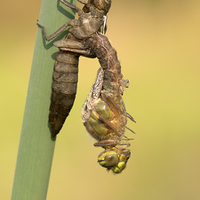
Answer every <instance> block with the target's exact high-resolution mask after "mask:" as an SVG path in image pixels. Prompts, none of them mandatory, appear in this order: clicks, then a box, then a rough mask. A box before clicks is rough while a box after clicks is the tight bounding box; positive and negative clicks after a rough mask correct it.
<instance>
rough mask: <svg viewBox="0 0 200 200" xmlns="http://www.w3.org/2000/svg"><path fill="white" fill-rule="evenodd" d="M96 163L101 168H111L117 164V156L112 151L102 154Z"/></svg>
mask: <svg viewBox="0 0 200 200" xmlns="http://www.w3.org/2000/svg"><path fill="white" fill-rule="evenodd" d="M98 162H99V164H100V165H101V166H102V167H107V168H110V167H113V166H115V165H117V164H118V162H119V158H118V154H117V153H116V152H114V151H108V152H102V153H101V154H100V155H99V157H98Z"/></svg>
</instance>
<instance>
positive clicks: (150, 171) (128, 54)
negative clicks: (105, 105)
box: [0, 0, 200, 200]
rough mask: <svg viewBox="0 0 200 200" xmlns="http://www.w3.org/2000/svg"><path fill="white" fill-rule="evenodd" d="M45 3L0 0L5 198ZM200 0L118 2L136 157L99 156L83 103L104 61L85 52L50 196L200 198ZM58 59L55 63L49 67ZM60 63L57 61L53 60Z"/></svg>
mask: <svg viewBox="0 0 200 200" xmlns="http://www.w3.org/2000/svg"><path fill="white" fill-rule="evenodd" d="M40 5H41V1H40V0H36V1H12V2H8V1H1V2H0V7H1V12H0V24H1V28H0V35H1V37H0V55H1V59H0V63H1V65H0V83H1V84H0V92H1V98H0V124H1V126H0V129H1V139H0V161H1V164H0V191H1V192H0V198H1V199H10V196H11V191H12V183H13V177H14V170H15V164H16V159H17V151H18V145H19V138H20V131H21V125H22V120H23V112H24V107H25V101H26V92H27V88H28V81H29V74H30V68H31V62H32V55H33V50H34V42H35V36H36V30H37V26H36V20H37V19H38V17H39V12H40ZM199 24H200V1H198V0H190V1H185V0H174V1H173V0H142V1H137V0H133V1H120V0H113V1H112V6H111V10H110V12H109V15H108V31H107V36H108V37H109V39H110V40H111V42H112V45H113V46H114V47H115V48H116V50H117V52H118V57H119V60H120V62H121V65H122V73H123V74H124V78H125V79H129V81H130V87H129V89H127V91H126V92H125V93H124V101H125V104H126V108H127V111H128V112H129V113H130V114H131V115H132V116H133V117H134V118H135V120H136V121H137V123H136V124H133V123H131V122H129V123H128V127H130V128H131V129H133V130H134V131H135V132H136V135H133V134H132V133H130V132H128V131H127V135H128V136H129V137H134V141H131V147H130V149H131V152H132V156H131V158H130V160H129V161H128V164H127V168H126V169H125V170H124V171H123V173H122V174H119V175H113V174H112V173H111V172H109V173H108V172H107V171H106V170H105V169H104V168H102V167H100V166H99V165H98V163H97V162H96V160H97V156H98V154H99V153H100V152H101V151H102V149H101V148H95V147H93V143H92V142H90V141H89V139H88V138H87V135H86V130H85V128H84V126H83V125H82V122H81V114H80V109H81V106H82V104H83V102H84V100H85V98H86V96H87V94H88V92H89V90H90V88H91V86H92V83H93V81H94V79H95V76H96V72H97V69H98V68H99V63H98V61H97V60H96V59H94V60H92V59H86V58H81V59H80V64H79V66H80V67H79V82H78V92H77V98H76V101H75V104H74V107H73V109H72V111H71V113H70V115H69V117H68V119H67V121H66V123H65V125H64V128H63V129H62V131H61V133H60V134H59V136H58V138H57V141H56V148H55V153H54V160H53V166H52V171H51V177H50V184H49V190H48V195H47V199H48V200H55V199H59V200H65V199H73V200H85V199H96V200H102V199H104V200H108V199H109V200H110V199H115V200H121V199H126V200H132V199H134V200H147V199H148V200H188V199H191V200H198V199H199V197H200V122H199V119H200V69H199V68H200V25H199ZM50 67H51V66H50ZM52 67H53V66H52Z"/></svg>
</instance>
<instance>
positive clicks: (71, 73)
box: [49, 51, 79, 137]
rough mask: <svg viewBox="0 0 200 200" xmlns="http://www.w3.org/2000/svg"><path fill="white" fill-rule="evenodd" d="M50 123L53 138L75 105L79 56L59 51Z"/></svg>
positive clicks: (55, 68) (55, 67)
mask: <svg viewBox="0 0 200 200" xmlns="http://www.w3.org/2000/svg"><path fill="white" fill-rule="evenodd" d="M55 60H56V62H55V65H54V75H53V85H52V96H51V105H50V109H49V110H50V113H49V123H50V126H51V132H52V137H55V136H56V134H58V133H59V131H60V129H61V128H62V126H63V124H64V122H65V119H66V117H67V116H68V115H69V112H70V110H71V108H72V106H73V104H74V100H75V96H76V89H77V82H78V62H79V55H77V54H76V53H71V52H66V51H59V52H58V53H57V55H56V58H55Z"/></svg>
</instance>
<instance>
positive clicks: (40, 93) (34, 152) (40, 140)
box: [11, 0, 77, 200]
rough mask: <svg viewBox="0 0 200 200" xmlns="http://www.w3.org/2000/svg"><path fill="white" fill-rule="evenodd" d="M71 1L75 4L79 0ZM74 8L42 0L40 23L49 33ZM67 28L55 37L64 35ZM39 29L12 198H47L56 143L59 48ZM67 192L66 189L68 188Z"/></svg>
mask: <svg viewBox="0 0 200 200" xmlns="http://www.w3.org/2000/svg"><path fill="white" fill-rule="evenodd" d="M70 3H73V4H74V5H76V3H77V0H71V2H70ZM74 14H75V13H74V10H72V9H70V8H68V7H66V6H64V5H61V3H60V2H59V1H56V0H51V1H50V0H43V1H42V5H41V11H40V17H39V23H40V24H42V25H44V26H45V28H46V31H47V33H48V34H49V35H50V34H51V33H53V32H55V31H56V30H57V29H58V28H59V27H61V26H62V25H63V24H64V23H66V22H68V21H69V20H71V19H73V18H74ZM66 34H67V32H66V31H64V32H63V33H62V34H60V35H59V36H58V37H57V38H56V39H55V40H60V39H62V38H63V37H64V36H65V35H66ZM55 40H53V41H51V42H46V41H45V40H44V39H43V36H42V30H41V29H40V28H38V29H37V35H36V43H35V49H34V55H33V62H32V67H31V74H30V80H29V86H28V93H27V99H26V105H25V111H24V118H23V123H22V130H21V137H20V143H19V150H18V157H17V164H16V169H15V177H14V183H13V190H12V196H11V200H45V199H46V196H47V189H48V184H49V177H50V172H51V165H52V160H53V153H54V147H55V140H52V138H51V133H50V127H49V124H48V114H49V106H50V98H51V85H52V74H53V66H54V62H55V60H54V58H55V55H56V52H57V51H58V49H57V48H55V47H53V42H54V41H55ZM65 192H66V191H65Z"/></svg>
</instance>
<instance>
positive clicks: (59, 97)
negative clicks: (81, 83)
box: [37, 0, 111, 137]
mask: <svg viewBox="0 0 200 200" xmlns="http://www.w3.org/2000/svg"><path fill="white" fill-rule="evenodd" d="M78 1H79V2H80V3H83V4H84V7H83V9H82V10H81V9H80V8H78V7H76V6H74V5H73V4H71V3H69V2H67V1H66V0H60V2H62V3H63V4H64V5H66V6H68V7H70V8H72V9H75V10H76V12H77V13H78V16H79V18H78V19H74V20H71V21H69V22H67V23H66V24H64V25H63V26H62V27H60V28H59V29H58V30H57V31H56V32H55V33H53V34H52V35H50V36H48V37H47V35H46V31H45V29H44V26H42V25H40V24H39V23H37V25H38V26H39V27H41V28H42V31H43V35H44V38H45V40H46V41H50V40H52V39H53V38H55V37H56V36H57V35H58V34H60V33H61V32H62V31H63V30H65V29H66V28H67V27H68V26H71V28H70V29H69V33H68V34H67V36H66V38H65V39H64V40H60V41H56V42H54V46H56V47H58V48H59V52H58V53H57V55H56V58H55V65H54V75H53V85H52V96H51V105H50V113H49V123H50V127H51V134H52V137H55V136H56V135H57V134H58V133H59V131H60V129H61V128H62V126H63V124H64V122H65V119H66V117H67V116H68V114H69V112H70V110H71V108H72V106H73V103H74V100H75V96H76V89H77V81H78V61H79V56H80V55H84V56H87V57H95V56H94V54H93V53H92V52H90V51H89V50H88V49H87V47H86V46H84V45H83V44H82V41H83V40H85V39H86V38H88V37H89V36H90V35H92V34H94V33H96V32H102V33H103V32H104V31H105V15H106V14H107V12H108V10H109V8H110V5H111V0H88V2H86V1H84V0H78ZM62 47H65V50H64V51H63V50H62ZM66 48H68V50H67V49H66ZM71 49H73V50H71Z"/></svg>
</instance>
